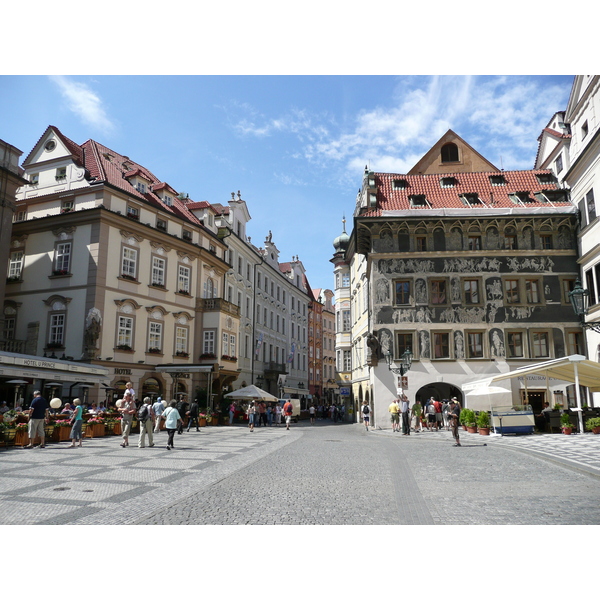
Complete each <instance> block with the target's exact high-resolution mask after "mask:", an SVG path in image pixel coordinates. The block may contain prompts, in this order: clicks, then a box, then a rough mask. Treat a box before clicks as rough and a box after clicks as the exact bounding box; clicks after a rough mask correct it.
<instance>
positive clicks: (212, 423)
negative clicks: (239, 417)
mask: <svg viewBox="0 0 600 600" xmlns="http://www.w3.org/2000/svg"><path fill="white" fill-rule="evenodd" d="M210 424H211V425H218V424H219V417H213V418H212V419H211V422H210Z"/></svg>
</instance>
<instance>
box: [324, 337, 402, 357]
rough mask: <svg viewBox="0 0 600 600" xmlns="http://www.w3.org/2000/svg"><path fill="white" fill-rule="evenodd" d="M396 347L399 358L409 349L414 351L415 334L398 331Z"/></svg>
mask: <svg viewBox="0 0 600 600" xmlns="http://www.w3.org/2000/svg"><path fill="white" fill-rule="evenodd" d="M330 341H331V340H330ZM396 347H397V350H398V354H397V355H396V356H398V357H399V358H401V357H402V355H403V354H404V353H405V352H406V351H407V350H410V351H411V352H412V349H413V334H412V333H398V334H397V335H396Z"/></svg>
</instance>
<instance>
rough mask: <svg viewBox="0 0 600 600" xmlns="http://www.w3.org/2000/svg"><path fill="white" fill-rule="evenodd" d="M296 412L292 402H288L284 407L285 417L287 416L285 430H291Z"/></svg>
mask: <svg viewBox="0 0 600 600" xmlns="http://www.w3.org/2000/svg"><path fill="white" fill-rule="evenodd" d="M293 412H294V407H293V406H292V403H291V401H290V400H288V401H287V402H286V403H285V404H284V405H283V415H284V416H285V428H286V429H288V430H289V428H290V423H291V422H292V413H293Z"/></svg>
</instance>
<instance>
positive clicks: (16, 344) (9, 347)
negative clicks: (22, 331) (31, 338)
mask: <svg viewBox="0 0 600 600" xmlns="http://www.w3.org/2000/svg"><path fill="white" fill-rule="evenodd" d="M26 345H27V341H26V340H0V352H14V353H15V354H27V353H26V352H25V347H26Z"/></svg>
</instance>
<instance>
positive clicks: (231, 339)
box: [229, 335, 237, 356]
mask: <svg viewBox="0 0 600 600" xmlns="http://www.w3.org/2000/svg"><path fill="white" fill-rule="evenodd" d="M236 341H237V340H236V338H235V335H229V356H237V355H236Z"/></svg>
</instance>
